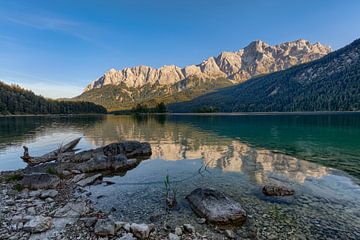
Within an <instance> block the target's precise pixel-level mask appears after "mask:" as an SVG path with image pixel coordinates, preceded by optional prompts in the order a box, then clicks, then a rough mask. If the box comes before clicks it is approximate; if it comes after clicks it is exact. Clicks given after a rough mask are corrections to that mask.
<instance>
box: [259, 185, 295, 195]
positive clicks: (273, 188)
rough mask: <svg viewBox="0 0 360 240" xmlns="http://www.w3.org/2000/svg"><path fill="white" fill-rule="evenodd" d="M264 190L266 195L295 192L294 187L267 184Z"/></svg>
mask: <svg viewBox="0 0 360 240" xmlns="http://www.w3.org/2000/svg"><path fill="white" fill-rule="evenodd" d="M262 192H263V193H264V194H265V195H266V196H291V195H294V193H295V191H294V190H293V189H290V188H287V187H284V186H277V185H265V186H264V187H263V189H262Z"/></svg>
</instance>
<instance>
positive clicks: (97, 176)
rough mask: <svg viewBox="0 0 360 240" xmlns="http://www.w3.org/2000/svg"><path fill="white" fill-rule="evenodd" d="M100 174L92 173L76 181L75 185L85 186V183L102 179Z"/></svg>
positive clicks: (89, 183) (88, 183)
mask: <svg viewBox="0 0 360 240" xmlns="http://www.w3.org/2000/svg"><path fill="white" fill-rule="evenodd" d="M102 177H103V176H102V174H100V173H99V174H96V175H93V176H91V177H88V178H85V179H83V180H80V181H79V182H77V185H79V186H81V187H85V186H87V185H91V184H93V183H94V182H95V181H96V180H101V179H102Z"/></svg>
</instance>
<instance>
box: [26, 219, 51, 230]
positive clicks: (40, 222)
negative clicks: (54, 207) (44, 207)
mask: <svg viewBox="0 0 360 240" xmlns="http://www.w3.org/2000/svg"><path fill="white" fill-rule="evenodd" d="M51 227H52V218H51V217H44V216H35V217H33V218H32V219H31V220H30V221H28V222H27V223H26V224H25V225H24V230H25V231H27V232H31V233H40V232H44V231H46V230H48V229H50V228H51Z"/></svg>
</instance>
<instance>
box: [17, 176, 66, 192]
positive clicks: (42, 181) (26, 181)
mask: <svg viewBox="0 0 360 240" xmlns="http://www.w3.org/2000/svg"><path fill="white" fill-rule="evenodd" d="M59 183H60V178H59V177H57V176H56V175H52V174H47V173H32V174H25V175H24V177H23V179H22V180H21V185H22V186H23V187H26V188H29V189H48V188H56V187H57V186H58V185H59Z"/></svg>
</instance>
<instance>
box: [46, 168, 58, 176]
mask: <svg viewBox="0 0 360 240" xmlns="http://www.w3.org/2000/svg"><path fill="white" fill-rule="evenodd" d="M46 172H47V173H48V174H54V175H56V174H57V172H56V170H55V169H54V168H52V167H49V168H47V169H46Z"/></svg>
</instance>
